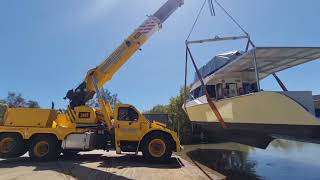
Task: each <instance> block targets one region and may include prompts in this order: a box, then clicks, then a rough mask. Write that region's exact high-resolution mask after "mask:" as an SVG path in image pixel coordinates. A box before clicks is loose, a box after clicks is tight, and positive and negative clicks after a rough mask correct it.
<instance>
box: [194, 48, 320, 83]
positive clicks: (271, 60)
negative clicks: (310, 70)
mask: <svg viewBox="0 0 320 180" xmlns="http://www.w3.org/2000/svg"><path fill="white" fill-rule="evenodd" d="M253 50H254V49H251V50H249V51H248V52H246V53H244V54H243V55H241V56H239V57H238V58H237V59H235V60H233V61H230V62H229V63H228V64H226V65H225V66H223V67H222V68H220V69H218V70H217V71H216V72H214V73H213V74H211V75H210V76H208V77H206V78H204V81H205V83H206V82H208V81H209V80H210V79H212V78H213V77H214V76H215V75H224V74H228V73H232V72H245V71H247V72H250V71H252V72H254V63H253V55H252V54H253ZM256 57H257V67H258V71H259V78H260V79H263V78H265V77H267V76H269V75H271V74H273V73H277V72H279V71H283V70H285V69H288V68H291V67H294V66H297V65H300V64H304V63H307V62H310V61H313V60H317V59H319V58H320V47H257V48H256ZM198 86H200V83H199V82H196V83H195V84H194V85H193V88H192V89H194V88H195V87H198Z"/></svg>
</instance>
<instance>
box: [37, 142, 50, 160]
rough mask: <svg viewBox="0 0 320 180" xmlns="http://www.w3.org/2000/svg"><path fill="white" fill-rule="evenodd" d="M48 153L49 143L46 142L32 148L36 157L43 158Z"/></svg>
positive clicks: (38, 143)
mask: <svg viewBox="0 0 320 180" xmlns="http://www.w3.org/2000/svg"><path fill="white" fill-rule="evenodd" d="M48 153H49V143H48V142H46V141H40V142H37V144H36V145H35V146H34V154H35V156H37V157H43V156H45V155H47V154H48Z"/></svg>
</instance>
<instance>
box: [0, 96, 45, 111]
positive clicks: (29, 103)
mask: <svg viewBox="0 0 320 180" xmlns="http://www.w3.org/2000/svg"><path fill="white" fill-rule="evenodd" d="M0 103H3V104H8V106H9V107H10V108H15V107H27V108H40V106H39V103H38V102H37V101H34V100H26V99H25V98H24V97H22V95H21V94H20V93H19V94H17V93H15V92H9V93H8V96H7V98H6V99H5V100H0Z"/></svg>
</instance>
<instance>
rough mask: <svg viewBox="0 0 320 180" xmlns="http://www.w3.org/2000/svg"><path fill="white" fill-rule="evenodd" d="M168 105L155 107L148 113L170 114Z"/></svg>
mask: <svg viewBox="0 0 320 180" xmlns="http://www.w3.org/2000/svg"><path fill="white" fill-rule="evenodd" d="M168 108H169V106H168V105H160V104H158V105H155V106H154V107H153V108H152V109H150V110H149V111H147V113H168Z"/></svg>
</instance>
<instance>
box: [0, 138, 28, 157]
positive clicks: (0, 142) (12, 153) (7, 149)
mask: <svg viewBox="0 0 320 180" xmlns="http://www.w3.org/2000/svg"><path fill="white" fill-rule="evenodd" d="M27 150H28V149H27V147H26V143H25V141H24V140H23V138H22V137H21V136H20V135H19V134H16V133H3V134H1V135H0V158H4V159H6V158H15V157H20V156H22V155H23V154H25V153H26V152H27Z"/></svg>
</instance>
